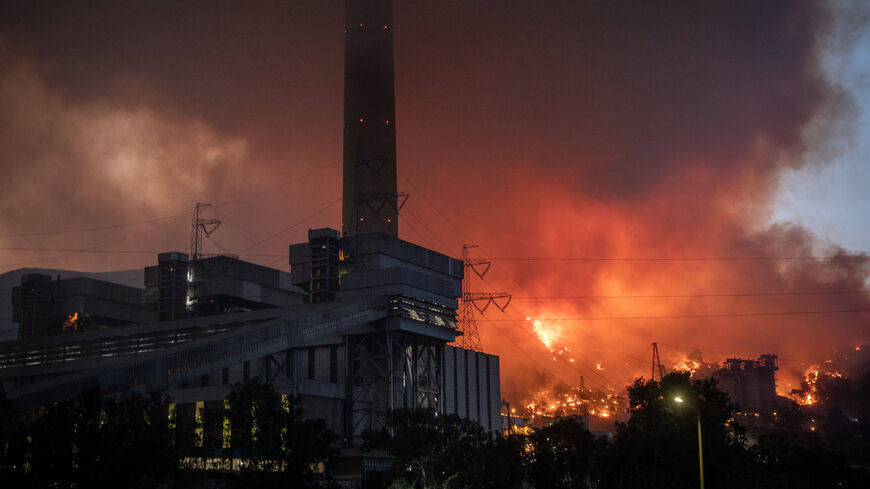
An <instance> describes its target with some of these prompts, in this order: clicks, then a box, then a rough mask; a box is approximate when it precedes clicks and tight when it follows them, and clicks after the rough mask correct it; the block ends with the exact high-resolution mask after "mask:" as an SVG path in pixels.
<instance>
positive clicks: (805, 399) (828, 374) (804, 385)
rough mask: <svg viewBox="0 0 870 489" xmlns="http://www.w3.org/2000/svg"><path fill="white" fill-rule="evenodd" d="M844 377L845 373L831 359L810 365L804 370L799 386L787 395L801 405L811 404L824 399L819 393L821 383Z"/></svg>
mask: <svg viewBox="0 0 870 489" xmlns="http://www.w3.org/2000/svg"><path fill="white" fill-rule="evenodd" d="M838 379H846V373H845V372H844V371H842V370H840V369H838V368H836V367H835V366H834V365H833V362H832V361H831V360H828V361H825V362H823V363H821V364H817V365H812V366H810V367H809V368H808V369H806V371H805V372H804V378H803V380H801V382H800V388H798V389H792V391H791V392H790V393H789V396H790V397H791V398H792V400H794V401H795V402H797V403H798V404H800V405H801V406H813V405H816V404H819V403H820V402H823V401H824V396H823V395H820V394H821V393H820V392H819V387H820V385H819V384H821V383H824V382H831V381H836V380H838Z"/></svg>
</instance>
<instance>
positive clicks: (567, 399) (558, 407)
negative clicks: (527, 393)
mask: <svg viewBox="0 0 870 489" xmlns="http://www.w3.org/2000/svg"><path fill="white" fill-rule="evenodd" d="M626 406H627V401H626V399H625V398H624V397H622V396H620V395H617V394H616V393H615V392H613V391H609V392H605V391H600V390H590V389H582V388H579V387H572V388H570V389H568V390H567V391H566V392H556V390H542V391H539V392H537V393H535V394H533V395H532V400H531V401H529V402H528V404H526V405H525V412H524V413H523V414H524V415H525V416H526V417H529V418H535V417H544V418H555V417H563V416H577V415H579V416H597V417H599V418H610V417H617V416H618V415H619V414H620V413H623V412H625V409H626Z"/></svg>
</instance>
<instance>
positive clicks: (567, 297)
mask: <svg viewBox="0 0 870 489" xmlns="http://www.w3.org/2000/svg"><path fill="white" fill-rule="evenodd" d="M848 294H870V291H867V290H820V291H807V292H734V293H727V292H722V293H710V294H654V295H643V294H639V295H549V296H547V295H515V296H513V298H514V299H527V300H550V299H553V300H557V299H558V300H561V299H565V300H574V299H577V300H581V299H590V300H598V299H689V298H705V297H771V296H802V295H848Z"/></svg>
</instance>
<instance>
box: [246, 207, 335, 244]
mask: <svg viewBox="0 0 870 489" xmlns="http://www.w3.org/2000/svg"><path fill="white" fill-rule="evenodd" d="M341 200H342V198H341V197H339V198H337V199H335V200H333V201H332V202H330V203H329V204H327V205H326V206H324V207H321V208H320V209H319V210H317V211H316V212H314V213H313V214H310V215H308V216H305V217H303V218H302V219H300V220H299V221H296V222H295V223H293V224H291V225H290V226H287V227H286V228H284V229H282V230H280V231H278V232H277V233H275V234H272V235H270V236H269V237H267V238H264V239H261V240H260V241H258V242H256V243H254V244H252V245H251V246H248V247H247V248H245V249H243V250H242V251H241V253H244V252H246V251H248V250H250V249H253V248H256V247H258V246H260V245H261V244H263V243H265V242H267V241H269V240H272V239H274V238H277V237H278V236H280V235H282V234H284V233H286V232H287V231H290V230H291V229H293V228H295V227H296V226H298V225H300V224H302V223H303V222H305V221H307V220H309V219H311V218H312V217H315V216H317V215H318V214H320V213H322V212H324V211H326V210H327V209H329V208H330V207H332V206H334V205H335V204H338V203H339V202H341Z"/></svg>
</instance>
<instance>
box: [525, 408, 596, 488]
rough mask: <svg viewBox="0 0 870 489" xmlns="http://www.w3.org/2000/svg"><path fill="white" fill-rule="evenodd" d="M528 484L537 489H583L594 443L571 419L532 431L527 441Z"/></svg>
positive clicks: (526, 464)
mask: <svg viewBox="0 0 870 489" xmlns="http://www.w3.org/2000/svg"><path fill="white" fill-rule="evenodd" d="M528 443H529V448H530V449H529V450H527V451H525V452H524V454H525V466H526V474H528V481H529V483H531V484H532V485H533V486H534V487H536V488H538V489H545V488H559V489H561V488H565V489H568V488H586V487H588V485H587V479H588V474H589V467H590V463H591V460H592V455H593V451H594V449H595V440H594V438H593V437H592V434H591V433H590V432H589V430H587V429H586V427H585V426H583V425H582V424H580V423H578V422H577V421H575V420H574V419H572V418H568V419H564V420H561V421H558V422H556V423H555V424H553V425H550V426H547V427H545V428H542V429H539V430H535V431H534V432H533V433H532V434H531V435H530V436H529V439H528Z"/></svg>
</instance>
